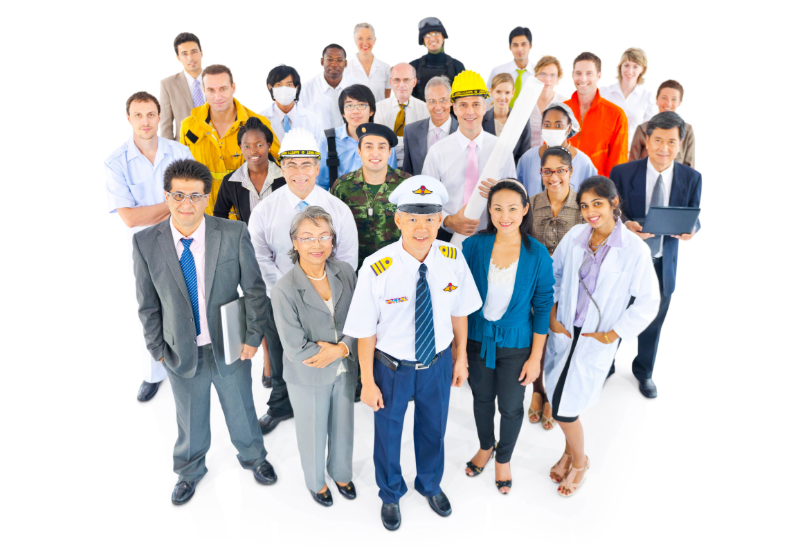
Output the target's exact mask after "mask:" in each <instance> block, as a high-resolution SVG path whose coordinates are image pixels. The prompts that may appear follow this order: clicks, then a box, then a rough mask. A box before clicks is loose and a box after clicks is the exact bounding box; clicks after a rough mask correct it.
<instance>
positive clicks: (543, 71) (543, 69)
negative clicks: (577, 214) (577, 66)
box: [530, 55, 577, 192]
mask: <svg viewBox="0 0 800 550" xmlns="http://www.w3.org/2000/svg"><path fill="white" fill-rule="evenodd" d="M533 74H535V75H536V78H538V79H539V81H540V82H541V83H542V84H544V89H543V90H542V93H541V94H539V100H538V101H537V102H536V106H535V107H534V108H533V112H532V113H531V124H530V126H531V149H536V148H537V147H540V146H541V145H542V133H541V130H542V115H543V114H544V110H545V109H546V108H547V106H548V105H551V104H553V103H562V102H564V101H566V100H567V99H569V98H568V97H567V96H565V95H562V94H560V93H558V92H557V91H556V86H557V85H558V83H559V82H561V77H562V76H564V73H563V72H562V71H561V63H559V62H558V59H556V58H555V57H553V56H552V55H546V56H544V57H543V58H541V59H540V60H539V62H538V63H536V66H535V67H534V68H533ZM576 133H577V128H576ZM537 192H538V191H537Z"/></svg>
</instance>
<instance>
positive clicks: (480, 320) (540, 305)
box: [462, 233, 555, 369]
mask: <svg viewBox="0 0 800 550" xmlns="http://www.w3.org/2000/svg"><path fill="white" fill-rule="evenodd" d="M494 238H495V235H494V234H488V233H480V234H478V235H473V236H472V237H470V238H469V239H467V240H465V241H464V244H463V246H462V253H463V254H464V259H465V260H466V261H467V265H469V269H470V271H471V272H472V278H473V279H475V285H476V286H477V287H478V291H479V292H480V294H481V299H482V300H483V301H484V302H485V301H486V293H487V291H488V289H489V263H490V262H491V259H492V249H493V248H494ZM523 239H527V241H528V243H529V244H530V250H528V249H527V248H525V245H524V244H521V245H520V254H519V264H518V265H517V278H516V280H515V281H514V292H513V293H512V295H511V302H510V303H509V304H508V309H507V310H506V312H505V314H503V317H502V318H500V319H498V320H497V321H487V320H486V318H485V317H484V316H483V308H481V309H479V310H478V311H476V312H474V313H472V314H470V316H469V339H470V340H475V341H478V342H480V343H481V357H485V358H486V366H487V367H489V368H490V369H493V368H494V365H495V353H496V350H495V348H498V347H499V348H526V347H528V346H530V345H531V343H532V342H533V333H534V332H535V333H536V334H547V329H548V327H549V326H550V310H551V309H552V308H553V285H554V284H555V278H554V277H553V260H552V259H551V258H550V254H549V253H548V252H547V249H546V248H545V247H544V246H543V245H542V244H541V243H540V242H539V241H537V240H536V239H534V238H533V237H531V236H529V235H524V236H523Z"/></svg>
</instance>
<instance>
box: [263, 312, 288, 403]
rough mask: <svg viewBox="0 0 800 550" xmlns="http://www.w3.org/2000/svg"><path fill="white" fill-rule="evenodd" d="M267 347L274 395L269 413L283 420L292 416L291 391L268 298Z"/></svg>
mask: <svg viewBox="0 0 800 550" xmlns="http://www.w3.org/2000/svg"><path fill="white" fill-rule="evenodd" d="M266 336H267V347H268V348H269V365H270V376H271V377H272V393H270V395H269V401H267V405H268V406H269V409H268V410H267V413H268V414H269V415H270V416H271V417H273V418H281V417H282V416H286V415H288V414H292V404H291V403H290V402H289V391H288V390H287V389H286V381H285V380H284V379H283V346H282V345H281V339H280V337H279V336H278V327H277V326H276V325H275V317H274V316H273V314H272V300H270V299H269V297H267V334H266Z"/></svg>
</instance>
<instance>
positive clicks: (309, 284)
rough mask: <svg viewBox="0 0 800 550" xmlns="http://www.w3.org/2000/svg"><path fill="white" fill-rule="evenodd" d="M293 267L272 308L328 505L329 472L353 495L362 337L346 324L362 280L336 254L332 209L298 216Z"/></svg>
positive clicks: (299, 420) (302, 430)
mask: <svg viewBox="0 0 800 550" xmlns="http://www.w3.org/2000/svg"><path fill="white" fill-rule="evenodd" d="M290 234H291V238H292V243H293V245H294V248H293V250H292V251H291V252H290V255H291V257H292V261H293V262H294V264H295V265H294V268H292V270H291V271H289V272H288V273H287V274H286V275H284V276H283V277H282V278H281V279H280V280H279V281H278V282H277V283H276V284H275V286H274V287H273V288H272V305H273V307H272V311H273V312H274V315H275V325H276V326H277V328H278V334H279V336H280V338H281V341H282V342H283V365H284V367H283V376H284V379H285V380H286V387H287V389H288V391H289V399H290V400H291V402H292V408H293V409H294V417H295V426H296V429H297V446H298V447H299V449H300V461H301V463H302V465H303V473H304V474H305V480H306V486H307V487H308V489H309V491H311V496H312V497H313V498H314V500H315V501H316V502H318V503H319V504H322V505H323V506H331V505H332V504H333V497H332V496H331V492H330V491H329V490H328V486H327V484H326V483H325V466H326V460H325V450H326V448H327V449H328V459H327V470H328V475H330V477H331V478H332V479H333V480H334V481H335V482H336V488H337V489H338V490H339V492H340V493H341V494H342V495H343V496H344V497H345V498H347V499H354V498H356V488H355V485H353V481H352V478H353V408H354V405H355V386H356V375H357V373H356V368H357V366H356V365H357V364H358V363H357V361H356V357H355V353H356V350H357V345H356V341H355V340H354V339H353V338H351V337H349V336H344V335H343V334H342V328H343V327H344V322H345V319H346V317H347V311H348V309H349V308H350V301H351V300H352V298H353V290H354V289H355V287H356V274H355V271H353V268H352V267H350V265H349V264H348V263H346V262H340V261H338V260H334V259H332V258H331V254H332V253H333V251H334V250H335V249H336V230H335V229H334V228H333V221H332V220H331V217H330V215H329V214H328V213H327V212H326V211H325V209H323V208H321V207H319V206H309V207H307V208H306V209H305V210H303V211H302V212H300V213H299V214H297V215H296V216H295V217H294V219H293V220H292V224H291V228H290Z"/></svg>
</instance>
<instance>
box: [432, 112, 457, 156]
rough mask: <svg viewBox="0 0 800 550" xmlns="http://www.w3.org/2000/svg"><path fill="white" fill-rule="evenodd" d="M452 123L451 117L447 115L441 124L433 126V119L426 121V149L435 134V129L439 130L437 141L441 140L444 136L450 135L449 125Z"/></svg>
mask: <svg viewBox="0 0 800 550" xmlns="http://www.w3.org/2000/svg"><path fill="white" fill-rule="evenodd" d="M452 125H453V117H451V116H449V117H447V120H445V121H444V123H443V124H442V125H441V126H438V127H437V126H435V125H434V124H433V121H431V122H430V123H428V135H427V141H426V149H427V150H430V148H431V141H433V136H435V135H436V130H439V141H442V140H443V139H444V138H446V137H447V136H449V135H450V127H451V126H452Z"/></svg>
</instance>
